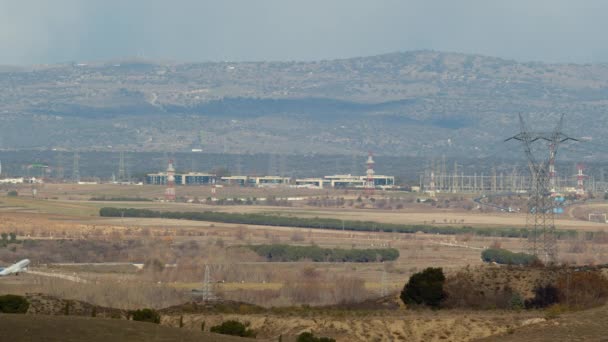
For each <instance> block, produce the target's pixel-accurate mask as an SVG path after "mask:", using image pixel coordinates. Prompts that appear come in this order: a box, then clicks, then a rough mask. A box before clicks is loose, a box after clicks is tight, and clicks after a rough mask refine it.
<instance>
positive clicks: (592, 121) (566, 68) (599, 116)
mask: <svg viewBox="0 0 608 342" xmlns="http://www.w3.org/2000/svg"><path fill="white" fill-rule="evenodd" d="M0 86H1V87H2V89H4V91H3V92H1V93H0V120H1V123H2V124H1V126H0V148H4V149H15V148H58V149H70V150H71V149H82V150H112V149H121V150H138V151H186V150H190V149H191V148H202V149H203V150H205V151H209V152H230V153H253V152H258V151H265V152H270V153H297V154H310V153H325V154H354V153H363V152H365V151H368V150H373V151H375V153H377V154H385V155H396V156H399V155H403V156H426V155H435V156H438V155H442V154H450V155H465V156H468V157H474V156H478V157H480V158H484V157H487V156H488V155H492V154H496V153H513V152H509V150H516V148H514V147H513V146H506V145H505V144H504V143H503V140H504V138H506V137H508V136H509V135H512V134H514V133H516V132H517V130H518V122H517V113H523V114H524V115H525V116H526V117H527V118H529V120H530V122H531V123H536V124H537V127H535V129H540V130H551V129H552V128H553V126H554V124H555V120H556V118H557V117H558V116H559V113H565V114H566V119H565V122H564V131H566V132H567V133H569V134H570V135H573V136H577V137H584V138H585V141H586V142H589V141H591V143H587V144H585V145H582V146H575V147H569V146H567V147H566V149H565V151H566V155H567V154H568V153H569V154H571V155H572V154H577V155H579V156H578V157H581V156H582V157H586V158H604V157H606V156H605V154H606V152H604V150H606V149H604V148H603V146H605V144H608V139H606V138H605V131H606V130H607V129H608V115H605V112H606V109H607V104H608V65H576V64H543V63H536V62H535V63H519V62H515V61H510V60H504V59H499V58H493V57H485V56H479V55H466V54H457V53H442V52H433V51H417V52H406V53H391V54H385V55H379V56H371V57H359V58H351V59H342V60H329V61H316V62H241V63H229V62H221V63H196V64H156V63H151V62H148V61H141V60H126V61H120V62H111V63H91V64H73V65H68V64H62V65H48V66H35V67H30V68H8V67H5V68H0ZM606 146H608V145H606ZM578 157H577V158H578Z"/></svg>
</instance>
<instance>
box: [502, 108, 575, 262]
mask: <svg viewBox="0 0 608 342" xmlns="http://www.w3.org/2000/svg"><path fill="white" fill-rule="evenodd" d="M563 119H564V115H562V116H561V117H560V120H559V122H558V124H557V126H556V128H555V130H554V131H553V132H546V133H545V132H530V131H528V130H527V128H526V125H525V123H524V119H523V117H522V116H521V114H520V115H519V124H520V129H521V132H520V133H519V134H517V135H515V136H513V137H511V138H509V139H507V140H505V141H509V140H519V141H521V142H522V143H523V145H524V152H525V153H526V157H527V159H528V164H529V166H530V173H531V180H532V182H531V185H530V190H529V191H530V198H529V199H528V208H527V209H528V210H527V215H526V228H528V230H529V231H530V230H531V232H529V233H528V244H529V245H528V246H527V247H528V248H527V249H528V250H529V252H530V253H531V254H533V255H535V256H537V257H539V258H540V259H542V260H543V261H545V262H548V263H554V262H555V261H556V260H557V245H556V241H555V240H556V237H555V223H554V206H555V203H554V201H553V198H551V189H550V166H549V165H550V164H551V163H552V161H551V160H555V156H556V155H557V148H558V146H559V144H560V143H562V142H565V141H567V140H575V141H577V140H576V139H573V138H570V137H568V136H567V135H565V134H564V133H562V132H561V129H562V122H563ZM537 141H545V142H548V143H549V148H550V153H549V156H548V158H546V159H545V158H542V159H541V158H539V155H542V154H544V153H546V152H544V151H543V150H542V149H540V151H539V149H536V150H535V149H534V146H537V145H538V144H536V145H535V144H534V143H535V142H537Z"/></svg>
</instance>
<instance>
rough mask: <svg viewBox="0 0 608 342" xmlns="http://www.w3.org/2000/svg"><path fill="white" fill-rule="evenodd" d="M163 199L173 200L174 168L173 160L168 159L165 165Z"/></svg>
mask: <svg viewBox="0 0 608 342" xmlns="http://www.w3.org/2000/svg"><path fill="white" fill-rule="evenodd" d="M165 200H167V201H175V168H174V167H173V160H172V159H170V160H169V164H168V165H167V188H166V189H165Z"/></svg>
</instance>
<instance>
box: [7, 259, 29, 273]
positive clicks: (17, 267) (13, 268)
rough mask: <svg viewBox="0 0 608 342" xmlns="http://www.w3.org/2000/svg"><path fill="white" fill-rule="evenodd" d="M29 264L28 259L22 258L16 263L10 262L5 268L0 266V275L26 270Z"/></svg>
mask: <svg viewBox="0 0 608 342" xmlns="http://www.w3.org/2000/svg"><path fill="white" fill-rule="evenodd" d="M29 264H30V260H29V259H23V260H21V261H19V262H18V263H16V264H12V265H10V266H9V267H6V268H0V276H7V275H11V274H14V275H19V272H25V271H27V266H28V265H29Z"/></svg>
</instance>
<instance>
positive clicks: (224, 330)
mask: <svg viewBox="0 0 608 342" xmlns="http://www.w3.org/2000/svg"><path fill="white" fill-rule="evenodd" d="M209 331H211V332H212V333H217V334H222V335H232V336H240V337H254V338H255V332H254V331H253V330H251V329H247V325H245V324H243V323H241V322H239V321H234V320H229V321H225V322H222V324H219V325H216V326H213V327H211V329H210V330H209Z"/></svg>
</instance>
